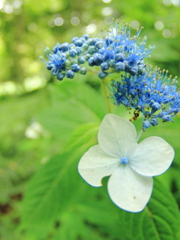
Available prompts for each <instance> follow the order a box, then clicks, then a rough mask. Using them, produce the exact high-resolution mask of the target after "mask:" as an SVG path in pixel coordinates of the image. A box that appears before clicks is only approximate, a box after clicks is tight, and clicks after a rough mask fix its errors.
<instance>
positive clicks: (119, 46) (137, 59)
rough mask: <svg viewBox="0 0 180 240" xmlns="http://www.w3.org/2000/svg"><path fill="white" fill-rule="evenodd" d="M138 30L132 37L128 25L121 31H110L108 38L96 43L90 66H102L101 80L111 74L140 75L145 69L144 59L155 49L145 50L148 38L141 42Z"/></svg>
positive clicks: (116, 29) (117, 27)
mask: <svg viewBox="0 0 180 240" xmlns="http://www.w3.org/2000/svg"><path fill="white" fill-rule="evenodd" d="M140 32H141V30H138V31H137V33H136V35H135V36H134V37H131V34H130V33H131V29H130V28H129V26H128V25H127V24H125V25H124V26H123V28H122V29H121V30H119V25H118V23H117V25H116V28H112V29H110V31H109V32H107V34H106V35H107V36H105V37H104V38H102V39H99V40H98V39H97V40H96V41H95V42H94V49H95V51H96V52H95V53H94V54H92V56H91V57H90V58H89V59H88V63H89V65H90V66H100V69H101V71H100V72H99V73H98V76H99V78H101V79H104V78H105V77H106V76H107V75H108V74H109V73H115V72H117V73H119V72H127V73H129V74H130V75H132V76H133V75H136V74H140V73H142V72H143V71H144V69H145V64H144V61H143V59H144V58H145V57H148V56H149V54H150V52H151V51H152V49H153V47H151V46H149V48H145V45H146V37H144V39H143V41H141V40H140V39H139V38H138V37H139V34H140Z"/></svg>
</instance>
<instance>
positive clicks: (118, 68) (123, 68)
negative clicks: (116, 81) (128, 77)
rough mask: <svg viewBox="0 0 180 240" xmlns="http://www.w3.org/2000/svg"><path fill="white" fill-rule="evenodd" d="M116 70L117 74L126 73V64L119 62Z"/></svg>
mask: <svg viewBox="0 0 180 240" xmlns="http://www.w3.org/2000/svg"><path fill="white" fill-rule="evenodd" d="M115 70H116V71H117V72H121V71H125V64H124V63H123V62H117V63H116V64H115Z"/></svg>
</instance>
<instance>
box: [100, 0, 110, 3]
mask: <svg viewBox="0 0 180 240" xmlns="http://www.w3.org/2000/svg"><path fill="white" fill-rule="evenodd" d="M102 1H103V2H104V3H110V2H111V1H112V0H102Z"/></svg>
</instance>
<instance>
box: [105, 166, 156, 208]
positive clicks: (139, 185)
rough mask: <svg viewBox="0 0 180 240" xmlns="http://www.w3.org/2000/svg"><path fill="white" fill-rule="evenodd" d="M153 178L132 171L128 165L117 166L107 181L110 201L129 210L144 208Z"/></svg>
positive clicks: (149, 194) (150, 191)
mask: <svg viewBox="0 0 180 240" xmlns="http://www.w3.org/2000/svg"><path fill="white" fill-rule="evenodd" d="M152 186H153V179H152V178H151V177H144V176H141V175H139V174H137V173H136V172H134V171H133V170H132V169H131V168H130V167H129V166H128V165H125V166H121V167H118V168H117V169H116V170H115V171H114V172H113V174H112V175H111V177H110V179H109V181H108V192H109V195H110V198H111V199H112V201H113V202H114V203H115V204H116V205H117V206H118V207H120V208H122V209H124V210H126V211H129V212H140V211H142V210H143V209H144V207H145V206H146V204H147V202H148V201H149V198H150V196H151V193H152Z"/></svg>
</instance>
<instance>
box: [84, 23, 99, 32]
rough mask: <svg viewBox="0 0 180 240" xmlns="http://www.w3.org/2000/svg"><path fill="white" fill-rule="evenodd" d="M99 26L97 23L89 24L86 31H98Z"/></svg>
mask: <svg viewBox="0 0 180 240" xmlns="http://www.w3.org/2000/svg"><path fill="white" fill-rule="evenodd" d="M96 29H97V27H96V25H95V24H93V23H92V24H89V25H88V26H87V27H86V33H88V34H92V33H94V32H95V31H96Z"/></svg>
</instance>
